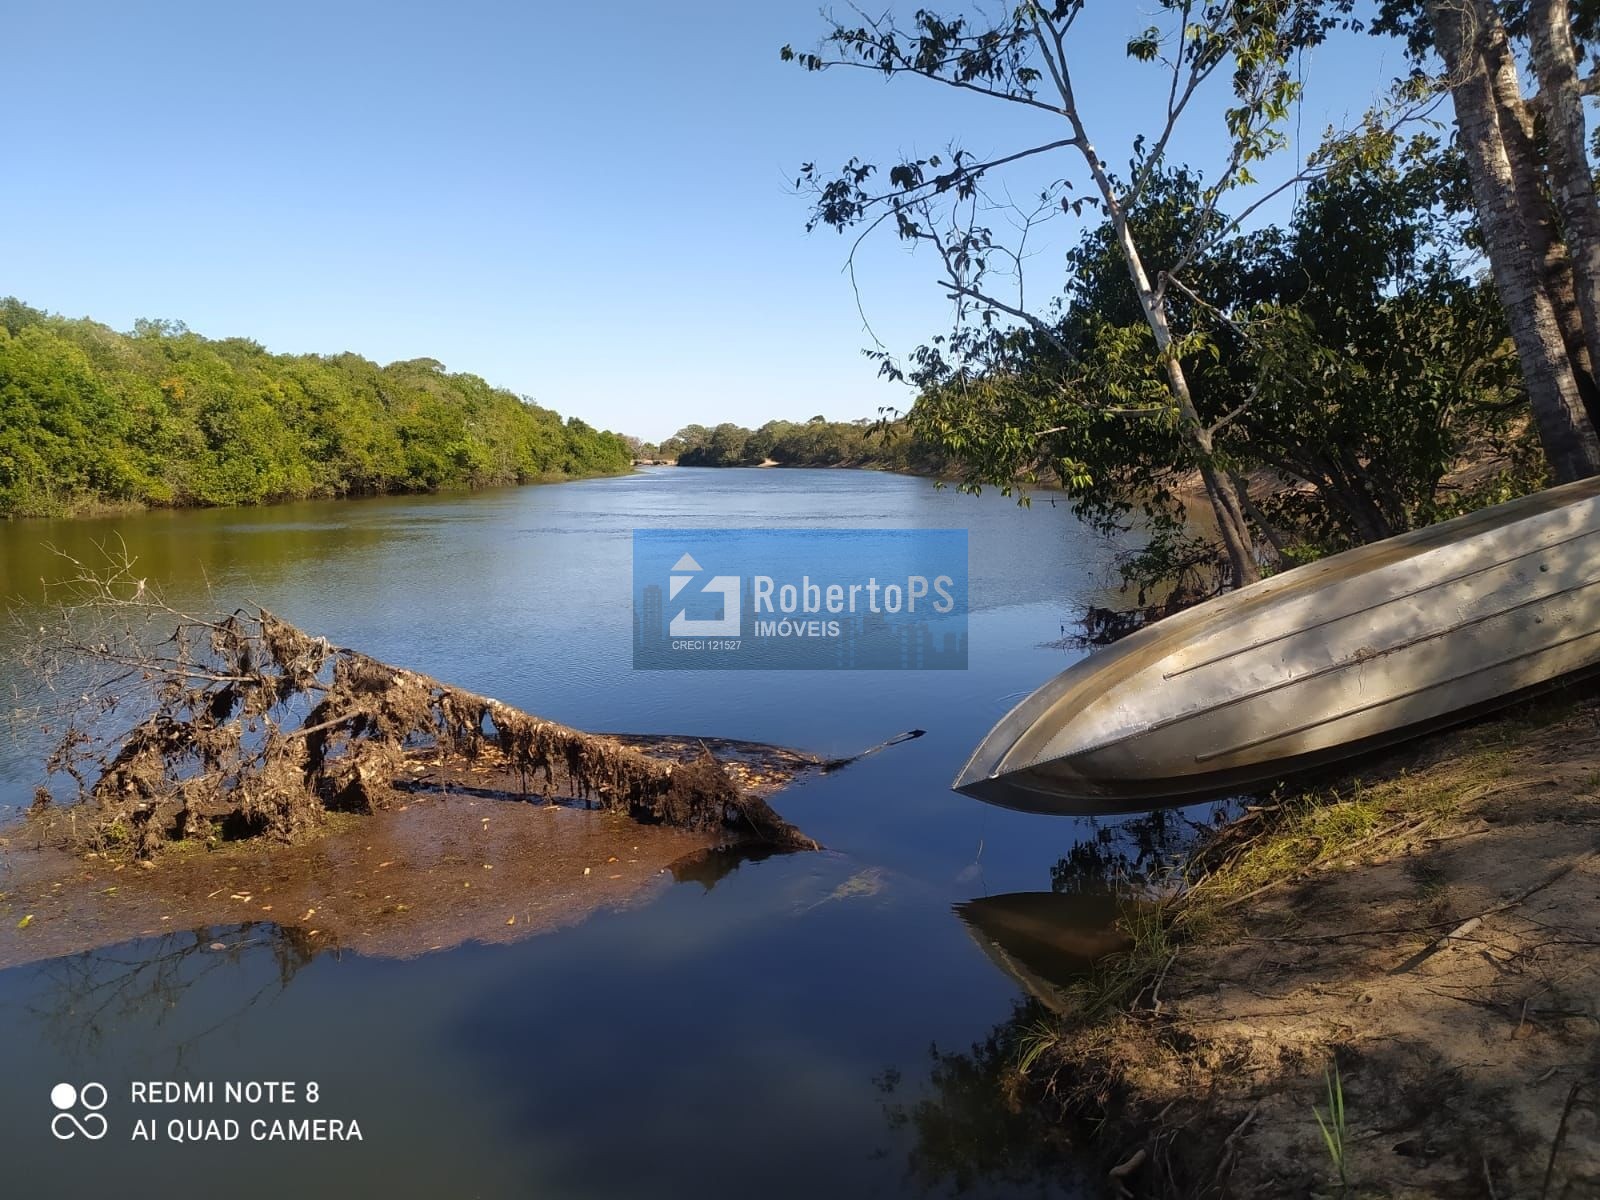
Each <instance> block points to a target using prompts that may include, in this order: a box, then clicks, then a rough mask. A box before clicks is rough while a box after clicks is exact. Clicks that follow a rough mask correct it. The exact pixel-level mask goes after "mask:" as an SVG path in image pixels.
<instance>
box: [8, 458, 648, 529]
mask: <svg viewBox="0 0 1600 1200" xmlns="http://www.w3.org/2000/svg"><path fill="white" fill-rule="evenodd" d="M638 473H639V470H638V468H637V467H629V468H628V469H627V470H625V471H599V472H594V473H592V474H587V475H550V476H540V477H539V478H538V479H528V480H524V481H522V482H521V483H518V482H514V481H513V482H508V483H486V484H482V485H481V486H478V487H470V486H468V487H448V488H419V489H416V490H413V491H388V492H343V493H340V494H338V495H329V496H285V497H283V498H281V499H277V500H265V501H262V502H261V503H259V504H147V503H145V502H143V501H140V500H104V499H99V498H94V499H86V500H83V501H81V502H77V503H73V504H69V505H67V506H66V507H65V508H64V509H62V511H60V512H57V513H0V521H19V522H20V521H31V522H39V521H94V520H107V519H109V518H112V517H132V516H143V515H145V514H149V513H183V512H226V511H229V510H233V509H245V510H252V511H254V510H257V509H268V508H282V507H284V506H285V505H288V504H324V503H328V502H330V501H335V500H392V499H404V498H406V497H419V496H476V495H479V494H481V493H484V492H496V491H508V490H510V489H513V488H525V487H546V486H549V485H551V484H558V483H581V482H583V481H585V480H589V479H621V478H624V477H625V476H628V475H636V474H638Z"/></svg>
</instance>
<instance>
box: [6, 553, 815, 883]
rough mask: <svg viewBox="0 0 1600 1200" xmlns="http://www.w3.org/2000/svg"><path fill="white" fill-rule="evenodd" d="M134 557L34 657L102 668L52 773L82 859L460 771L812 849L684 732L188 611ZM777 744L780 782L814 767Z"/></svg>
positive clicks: (240, 827) (440, 785)
mask: <svg viewBox="0 0 1600 1200" xmlns="http://www.w3.org/2000/svg"><path fill="white" fill-rule="evenodd" d="M127 565H128V564H124V565H123V566H122V567H120V568H118V569H117V570H115V571H113V572H112V573H111V574H109V575H100V574H96V573H93V572H88V571H85V572H84V573H83V574H82V575H80V577H79V578H78V579H77V580H75V581H74V583H73V587H74V589H75V591H74V602H73V603H71V604H68V605H65V606H63V608H62V610H61V611H62V614H63V619H62V624H61V628H60V629H59V630H58V631H57V636H55V637H50V636H49V635H47V634H46V631H44V630H40V634H41V639H40V640H41V644H42V645H45V646H47V647H48V648H47V649H41V650H40V651H39V652H38V655H36V657H40V658H41V661H40V662H39V663H38V667H39V669H40V671H41V675H42V676H43V677H57V678H59V677H60V676H61V673H62V664H63V662H65V661H68V660H76V661H77V663H78V664H79V667H80V668H82V667H83V666H85V665H87V667H88V668H89V669H90V670H91V671H92V672H93V673H94V678H93V680H92V681H91V682H90V684H89V686H88V687H87V688H86V689H84V690H82V691H81V692H80V693H79V694H78V695H77V696H76V697H75V701H74V704H73V707H72V710H71V712H70V715H69V716H68V717H67V724H66V727H65V733H64V734H63V735H62V736H61V738H60V741H59V744H58V745H57V748H56V750H55V752H54V753H53V754H52V755H51V756H50V759H49V762H48V764H47V765H48V768H49V770H50V771H51V773H52V774H54V775H61V776H66V777H68V778H70V779H71V780H72V781H73V783H74V785H75V788H76V793H77V794H76V799H77V801H78V803H77V804H76V805H75V806H74V807H73V808H71V809H70V810H68V811H69V813H70V819H69V821H68V822H67V824H68V827H69V829H70V837H71V839H72V840H73V841H74V843H75V844H76V845H78V846H79V847H81V848H83V849H86V850H93V851H97V852H101V853H116V854H126V855H131V856H133V857H136V858H140V859H146V858H149V857H151V856H153V855H155V854H156V853H158V852H159V851H160V850H161V849H162V848H163V847H164V846H166V845H167V844H169V843H172V842H177V841H185V840H191V839H199V840H201V841H211V840H219V839H236V838H242V837H253V836H266V837H271V838H277V839H281V840H285V841H291V840H295V839H298V838H300V837H302V836H304V835H305V834H306V833H308V832H309V831H310V830H312V829H313V828H315V827H316V826H318V825H319V824H321V822H322V821H323V819H324V817H325V815H326V814H327V813H328V812H330V811H343V812H359V813H371V812H375V811H378V810H381V809H384V808H387V807H390V806H393V805H396V804H397V803H400V802H401V801H402V798H403V797H406V796H408V795H412V794H414V793H415V792H416V791H417V790H418V789H419V788H420V787H433V788H436V789H439V790H449V789H450V788H451V785H452V783H461V782H462V781H464V780H466V779H467V778H468V776H469V775H470V776H471V777H472V778H473V780H474V781H475V782H478V783H481V782H483V781H484V780H485V777H486V776H487V780H488V782H490V783H493V784H494V787H493V788H492V789H491V790H493V791H495V792H497V793H502V794H503V793H509V794H512V795H515V796H519V797H521V798H523V799H532V798H540V799H543V800H546V801H549V802H556V801H559V800H568V801H581V802H583V803H584V804H585V805H586V806H589V807H596V806H598V807H600V808H604V809H607V810H612V811H617V812H623V813H626V814H627V815H628V816H630V817H632V818H633V819H635V820H638V821H642V822H647V823H659V824H666V825H671V826H677V827H681V828H687V829H695V830H712V831H722V832H725V833H726V834H727V835H728V836H729V838H730V840H740V841H754V842H759V843H764V844H768V845H772V846H776V847H780V848H785V849H815V848H816V843H815V842H813V841H812V840H811V839H809V838H807V837H805V836H804V835H803V834H801V833H800V832H799V830H797V829H796V828H795V827H794V826H792V825H790V824H789V823H788V822H786V821H784V820H783V819H782V818H781V817H779V816H778V814H777V813H776V812H775V811H773V809H772V807H771V806H770V805H769V804H767V803H766V801H765V800H763V799H762V798H761V795H760V791H761V788H760V787H758V786H744V785H742V784H741V782H740V777H741V776H742V777H744V778H748V777H749V775H750V774H751V770H750V766H749V763H748V761H746V762H744V763H742V764H740V765H739V767H738V768H736V769H735V770H734V771H730V769H729V766H728V765H725V764H724V763H722V762H720V761H719V760H718V759H717V758H716V756H715V755H713V754H712V753H711V751H710V750H709V749H706V748H704V746H703V745H702V746H701V747H700V748H699V749H698V751H697V752H692V753H691V754H690V755H688V756H685V755H684V754H683V753H682V745H683V743H682V741H681V739H680V740H678V742H677V743H676V746H677V748H678V753H677V754H676V755H674V754H673V753H672V752H671V749H670V748H669V751H668V753H666V754H664V755H653V754H651V753H649V752H647V750H646V749H642V748H641V747H640V745H639V744H638V740H637V739H635V741H634V744H632V745H629V744H624V742H623V741H621V740H618V739H613V738H609V737H605V736H601V735H596V734H589V733H584V732H582V731H580V730H576V729H572V728H569V727H567V726H565V725H560V724H557V723H556V722H553V721H546V720H543V719H542V718H540V717H537V716H534V715H532V714H530V713H526V712H523V711H521V710H519V709H516V708H512V707H511V706H510V705H507V704H502V703H501V702H500V701H498V700H494V699H492V698H490V697H488V696H483V695H479V694H478V693H476V692H471V691H467V690H465V689H463V688H458V687H454V686H451V685H449V684H446V683H443V682H441V681H439V680H437V679H434V678H432V677H430V676H427V675H423V674H421V673H420V672H417V671H411V670H407V669H405V668H402V667H395V666H392V665H390V664H388V663H384V662H380V661H379V660H377V659H375V658H372V657H370V656H368V655H366V654H363V653H361V652H360V651H357V650H351V649H348V648H344V647H340V646H335V645H333V644H331V643H330V642H328V641H327V639H325V638H320V637H314V636H312V635H310V634H308V633H306V632H304V631H303V630H301V629H298V628H296V627H295V626H294V625H292V624H290V623H289V622H287V621H285V620H283V619H281V618H280V617H278V616H276V615H274V614H273V613H271V612H269V611H267V610H266V609H263V608H245V609H238V610H236V611H234V612H232V613H230V614H228V615H226V616H217V617H210V616H197V615H191V614H187V613H182V612H179V611H178V610H176V609H173V608H170V607H168V606H166V605H165V604H163V603H161V602H160V601H158V600H154V599H152V598H151V597H150V596H149V594H148V593H147V591H146V588H145V585H144V583H143V581H138V580H132V579H131V578H130V577H129V572H128V570H127ZM130 618H132V619H130ZM163 621H165V622H166V624H165V625H163V624H162V622H163ZM91 628H92V630H93V632H90V631H89V630H90V629H91ZM163 628H167V629H171V632H170V634H169V635H166V636H164V637H163V636H159V633H155V635H154V636H152V634H153V632H154V631H159V630H161V629H163ZM44 658H47V659H48V660H49V661H48V662H45V661H42V659H44ZM130 710H132V717H131V718H130V715H129V711H130ZM758 749H759V748H758ZM768 749H770V750H771V754H772V756H773V759H774V763H775V768H774V769H775V770H776V772H777V773H778V774H780V775H781V774H784V773H787V775H789V776H792V775H793V774H794V773H796V768H797V767H800V766H805V765H808V764H809V765H814V766H817V767H820V766H821V764H820V763H817V762H816V760H811V759H808V758H806V756H802V755H797V754H795V753H794V752H786V751H781V750H777V749H776V748H768ZM746 757H747V758H748V756H746ZM758 757H759V756H758ZM755 773H756V774H758V775H759V774H760V772H759V770H757V771H756V772H755ZM418 776H423V777H424V778H422V779H419V778H418ZM478 790H482V789H481V788H479V789H478ZM55 802H56V797H55V796H54V795H53V794H52V793H51V792H50V791H48V790H47V789H44V788H41V789H40V790H39V793H38V796H37V803H36V805H35V808H36V810H38V812H39V815H40V816H41V817H44V816H46V815H48V814H49V813H50V812H53V811H54V809H55Z"/></svg>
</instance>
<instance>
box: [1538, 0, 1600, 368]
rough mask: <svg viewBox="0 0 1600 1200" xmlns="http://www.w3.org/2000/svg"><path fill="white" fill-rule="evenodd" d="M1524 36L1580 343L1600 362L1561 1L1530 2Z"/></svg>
mask: <svg viewBox="0 0 1600 1200" xmlns="http://www.w3.org/2000/svg"><path fill="white" fill-rule="evenodd" d="M1528 36H1529V40H1530V42H1531V44H1532V48H1533V68H1534V72H1535V74H1537V75H1538V77H1539V94H1540V96H1541V97H1542V98H1543V101H1544V112H1545V128H1546V133H1547V135H1548V139H1549V147H1550V149H1549V154H1550V180H1551V184H1552V185H1553V190H1554V191H1555V195H1556V204H1557V206H1558V207H1559V209H1560V211H1561V221H1562V223H1563V224H1564V225H1565V226H1566V233H1567V246H1568V249H1569V251H1570V255H1571V260H1572V276H1573V288H1574V292H1575V295H1576V299H1577V305H1578V311H1579V312H1580V313H1581V314H1582V315H1583V330H1584V344H1585V346H1586V347H1587V349H1588V352H1589V359H1590V362H1591V363H1600V207H1597V206H1596V204H1595V194H1594V177H1593V175H1592V174H1591V173H1590V169H1589V154H1588V141H1589V138H1588V130H1587V128H1586V123H1585V120H1584V115H1583V94H1582V91H1581V89H1580V87H1579V84H1578V63H1577V57H1576V55H1575V54H1574V52H1573V47H1572V13H1571V10H1570V6H1569V4H1568V3H1567V0H1533V4H1532V7H1531V8H1530V9H1529V12H1528Z"/></svg>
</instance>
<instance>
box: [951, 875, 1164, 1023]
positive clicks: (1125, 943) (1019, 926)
mask: <svg viewBox="0 0 1600 1200" xmlns="http://www.w3.org/2000/svg"><path fill="white" fill-rule="evenodd" d="M1128 903H1129V901H1125V900H1122V899H1120V898H1118V897H1117V896H1115V895H1112V894H1110V893H1101V894H1094V893H1088V892H1079V893H1076V894H1063V893H1060V892H1012V893H1010V894H1009V895H1004V896H983V897H980V898H979V899H976V900H967V901H965V902H963V903H961V904H957V905H956V906H955V912H956V915H957V916H958V917H960V918H961V921H962V923H963V924H965V925H966V927H967V932H968V933H970V934H971V935H972V940H973V941H975V942H976V943H977V944H978V947H979V948H980V949H981V950H982V951H983V952H984V954H985V955H987V956H988V958H989V961H990V962H992V963H994V965H995V966H997V967H999V968H1000V969H1001V970H1002V971H1004V972H1005V973H1006V974H1007V975H1009V976H1011V978H1012V979H1014V980H1016V982H1017V984H1018V985H1019V986H1020V987H1021V988H1022V990H1023V991H1025V992H1026V993H1027V994H1028V995H1029V996H1031V997H1032V998H1033V999H1035V1000H1037V1001H1038V1002H1039V1003H1040V1004H1042V1005H1044V1006H1045V1007H1046V1008H1048V1009H1051V1010H1052V1011H1055V1012H1065V1011H1066V1008H1067V1003H1068V998H1067V995H1066V989H1067V987H1068V986H1069V985H1070V984H1071V983H1072V981H1073V980H1075V979H1077V978H1078V977H1079V976H1081V975H1083V973H1084V972H1086V971H1088V970H1089V969H1090V968H1091V967H1093V966H1094V964H1095V963H1097V962H1098V961H1100V959H1102V958H1104V957H1105V956H1106V955H1108V954H1115V953H1117V952H1119V951H1123V950H1126V949H1128V947H1129V946H1130V945H1131V944H1132V943H1131V940H1130V939H1129V937H1128V935H1127V934H1126V933H1124V932H1123V930H1122V928H1121V926H1120V924H1119V917H1120V916H1121V914H1122V912H1123V910H1124V909H1125V908H1126V906H1127V904H1128Z"/></svg>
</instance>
